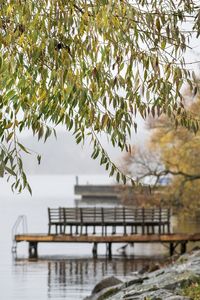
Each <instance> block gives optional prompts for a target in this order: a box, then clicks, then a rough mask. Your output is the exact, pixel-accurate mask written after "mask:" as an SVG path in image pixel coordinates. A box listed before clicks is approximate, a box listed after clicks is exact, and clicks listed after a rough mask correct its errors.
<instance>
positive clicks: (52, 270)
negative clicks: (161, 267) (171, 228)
mask: <svg viewBox="0 0 200 300" xmlns="http://www.w3.org/2000/svg"><path fill="white" fill-rule="evenodd" d="M158 261H161V258H153V259H152V258H151V259H150V258H149V259H148V258H146V259H144V258H121V257H116V258H113V259H112V260H108V259H106V258H98V259H90V258H84V259H81V258H76V259H75V258H64V259H63V258H60V259H59V257H58V258H54V259H50V258H49V257H48V258H45V257H44V258H43V259H40V260H38V261H37V262H31V261H28V260H27V259H16V260H15V264H14V274H15V276H16V277H18V278H19V277H21V278H22V277H23V282H27V277H29V276H30V275H32V276H33V274H34V276H35V277H36V278H37V277H38V276H37V274H36V273H37V271H38V273H39V271H41V270H42V273H43V276H42V278H43V279H44V275H45V274H46V275H45V276H46V280H47V281H46V282H47V284H46V286H47V298H48V299H49V298H52V299H55V298H56V299H57V298H62V299H63V298H64V299H70V300H71V299H79V300H80V299H83V298H84V297H85V296H87V295H89V294H90V292H91V290H92V289H93V287H94V285H95V284H96V283H97V282H99V281H100V280H101V279H102V278H104V277H107V276H111V275H114V276H117V277H118V278H121V279H122V280H124V279H125V278H130V276H131V275H132V274H133V272H135V271H137V270H141V269H143V268H145V266H146V265H147V264H148V265H149V264H151V263H154V262H158ZM22 265H24V266H26V267H22ZM45 269H46V271H45ZM40 275H41V273H40ZM43 283H44V282H43ZM44 286H45V285H44V284H43V285H41V287H40V282H38V284H37V287H38V289H40V288H41V289H44Z"/></svg>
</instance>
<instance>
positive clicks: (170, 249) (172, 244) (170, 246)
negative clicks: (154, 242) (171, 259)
mask: <svg viewBox="0 0 200 300" xmlns="http://www.w3.org/2000/svg"><path fill="white" fill-rule="evenodd" d="M174 249H175V247H174V243H172V242H171V243H170V244H169V255H170V256H172V255H173V254H174Z"/></svg>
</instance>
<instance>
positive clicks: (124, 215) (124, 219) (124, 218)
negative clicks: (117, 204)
mask: <svg viewBox="0 0 200 300" xmlns="http://www.w3.org/2000/svg"><path fill="white" fill-rule="evenodd" d="M123 223H124V235H126V211H125V207H123Z"/></svg>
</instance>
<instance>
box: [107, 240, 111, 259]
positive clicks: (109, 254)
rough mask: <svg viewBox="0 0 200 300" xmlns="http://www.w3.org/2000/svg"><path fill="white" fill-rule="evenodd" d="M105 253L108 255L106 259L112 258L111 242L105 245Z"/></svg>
mask: <svg viewBox="0 0 200 300" xmlns="http://www.w3.org/2000/svg"><path fill="white" fill-rule="evenodd" d="M107 253H108V258H109V259H111V258H112V243H111V242H109V243H107Z"/></svg>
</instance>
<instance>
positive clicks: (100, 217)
mask: <svg viewBox="0 0 200 300" xmlns="http://www.w3.org/2000/svg"><path fill="white" fill-rule="evenodd" d="M170 215H171V213H170V209H167V208H130V207H112V208H107V207H106V208H105V207H81V208H77V207H73V208H68V207H59V208H48V217H49V234H51V228H52V227H54V228H55V230H54V232H55V234H66V233H69V234H71V235H72V234H76V235H77V234H80V235H82V234H86V235H87V234H88V229H90V231H91V230H92V234H96V233H97V227H99V230H98V233H100V232H101V235H107V234H108V231H109V233H111V234H116V233H117V232H118V230H119V229H121V231H120V234H124V235H126V234H138V233H141V234H154V233H159V234H164V233H170Z"/></svg>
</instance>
